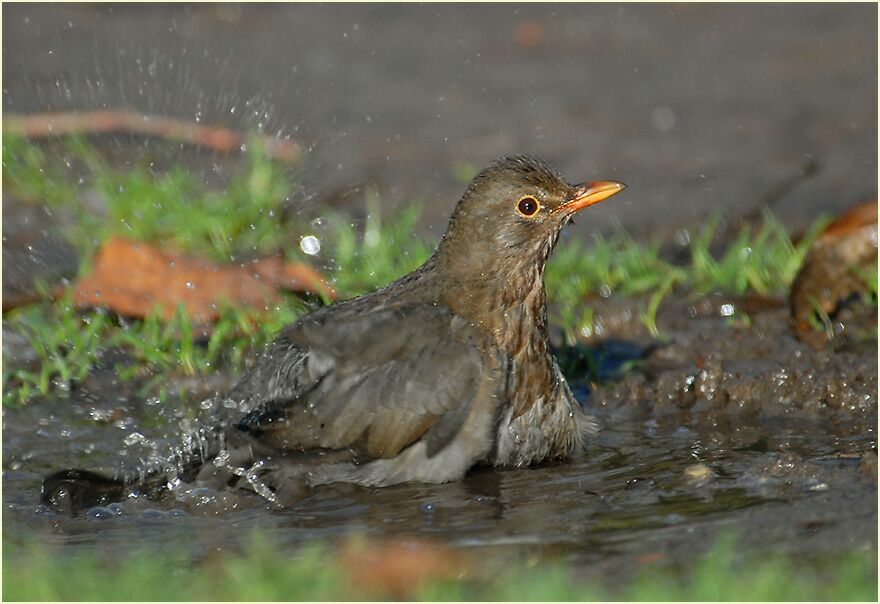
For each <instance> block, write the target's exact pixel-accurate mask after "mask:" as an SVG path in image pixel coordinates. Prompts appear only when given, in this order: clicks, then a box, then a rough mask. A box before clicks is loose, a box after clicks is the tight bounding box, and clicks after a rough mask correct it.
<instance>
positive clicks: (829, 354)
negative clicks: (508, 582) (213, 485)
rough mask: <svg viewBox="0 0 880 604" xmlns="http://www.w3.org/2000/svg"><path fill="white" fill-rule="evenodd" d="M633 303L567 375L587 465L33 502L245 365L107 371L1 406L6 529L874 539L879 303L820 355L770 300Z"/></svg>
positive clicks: (589, 564) (617, 565)
mask: <svg viewBox="0 0 880 604" xmlns="http://www.w3.org/2000/svg"><path fill="white" fill-rule="evenodd" d="M633 304H635V302H627V301H620V300H617V301H615V300H613V299H612V300H611V301H610V302H607V307H606V308H602V307H601V305H600V304H598V303H597V304H596V309H597V312H596V315H597V316H598V317H599V318H600V319H601V320H602V321H604V323H602V324H604V325H605V326H606V329H607V331H606V334H605V336H604V337H602V338H601V339H599V338H598V337H596V338H594V340H593V341H584V342H583V347H589V348H592V349H593V352H594V353H595V352H598V353H603V354H605V357H604V358H605V362H603V363H601V364H600V372H599V373H600V380H599V381H598V382H597V383H591V382H590V380H589V379H588V378H587V377H586V376H585V375H584V374H580V375H571V376H570V379H571V382H572V384H573V385H574V387H575V390H576V392H577V396H578V398H579V400H581V402H582V404H583V405H584V406H585V407H586V408H588V409H589V410H590V411H591V412H592V413H594V414H595V415H596V417H597V418H598V419H599V420H600V422H601V424H602V430H601V431H600V433H599V434H598V435H597V436H596V437H595V438H594V439H592V440H591V441H590V442H589V444H588V457H587V459H586V461H584V462H581V463H573V464H549V465H545V466H541V467H535V468H527V469H516V470H507V471H500V470H494V469H490V468H479V469H476V470H475V471H473V472H472V473H471V474H470V475H469V476H468V477H467V478H466V479H465V480H464V481H462V482H458V483H452V484H446V485H421V484H410V485H402V486H397V487H390V488H384V489H363V488H358V487H352V486H330V487H324V488H320V489H318V490H316V491H315V493H314V494H312V495H311V496H309V497H308V498H306V499H305V500H303V501H301V502H300V503H298V504H297V505H296V506H295V507H293V508H291V509H287V510H282V511H278V510H271V509H269V507H268V506H267V504H266V503H265V502H264V501H263V500H262V499H260V498H259V497H257V496H255V495H253V496H250V495H247V494H242V493H227V492H218V491H213V490H210V489H206V488H197V489H189V488H184V489H180V490H179V492H178V493H177V494H176V495H175V497H174V498H173V499H172V500H169V501H165V502H163V503H160V504H157V503H153V502H149V501H145V500H138V499H133V500H128V501H125V502H123V503H121V504H113V505H110V506H107V507H99V508H93V509H91V510H89V511H88V512H87V513H85V514H83V515H81V516H78V517H74V518H72V517H69V516H65V515H61V514H58V513H56V512H54V511H53V510H51V509H49V508H47V507H45V506H42V505H40V504H39V503H38V490H39V485H40V480H41V479H42V477H43V476H44V475H45V474H46V473H48V472H50V471H52V470H56V469H58V468H59V467H62V466H65V467H67V466H76V467H87V468H92V469H103V470H106V471H114V470H117V469H119V466H120V464H122V465H124V466H127V467H129V468H131V467H134V466H137V465H139V464H140V463H142V462H143V461H145V460H149V459H151V458H156V457H157V456H159V455H161V452H162V451H164V450H165V448H167V447H168V446H170V445H172V444H174V443H173V438H172V436H170V435H171V434H173V433H176V432H177V431H178V429H179V427H180V426H181V425H183V426H186V425H187V422H188V420H187V418H188V417H192V416H193V415H195V414H197V412H198V410H197V409H196V408H195V407H197V406H198V405H197V403H196V401H199V400H202V399H203V398H204V397H206V396H210V395H211V394H212V393H214V392H222V391H223V390H225V389H226V388H228V387H229V386H230V385H232V383H233V382H234V380H235V377H236V376H233V375H227V374H217V375H215V376H212V377H210V378H207V379H205V380H204V381H197V382H193V381H188V382H181V383H180V384H178V386H180V387H181V388H182V389H183V390H185V391H186V392H187V393H188V394H187V395H185V396H184V397H183V402H182V403H179V402H178V401H159V400H156V399H149V400H144V399H141V398H138V396H137V395H136V393H135V392H134V390H135V388H134V385H132V384H130V383H129V384H119V383H118V382H117V381H116V378H115V376H114V375H113V374H112V373H111V372H109V371H105V372H102V371H97V372H96V373H95V374H94V375H93V376H92V377H90V378H89V379H88V380H87V381H86V382H85V383H84V384H82V385H81V386H80V387H78V388H76V389H75V390H74V391H72V392H69V393H68V394H67V395H66V396H63V397H62V395H59V396H55V397H50V398H47V399H46V400H41V401H36V402H35V403H33V404H31V405H29V406H26V407H22V408H6V409H4V434H3V436H4V438H3V471H4V490H3V504H4V512H3V515H4V533H5V535H4V536H5V538H6V539H11V540H13V541H17V540H19V539H22V540H23V539H32V538H33V537H35V536H37V537H38V538H40V539H42V540H44V541H47V542H50V543H61V544H65V545H67V546H69V550H68V551H70V552H85V551H92V550H94V549H96V548H97V549H100V550H102V551H103V550H104V549H106V548H110V549H111V550H115V549H118V550H120V551H125V550H127V549H128V548H130V546H131V543H133V542H137V543H139V544H140V545H143V546H146V547H150V548H153V549H155V550H156V551H160V552H168V553H169V554H171V553H172V552H174V553H175V554H176V555H183V556H185V557H186V559H200V558H202V557H204V556H206V555H208V554H209V553H210V552H214V551H216V550H218V549H219V550H220V551H226V550H229V549H235V548H237V547H238V546H239V545H241V544H242V543H243V542H245V541H246V539H247V537H248V535H249V534H250V532H251V531H252V530H253V529H261V530H265V531H268V532H270V533H271V534H272V535H273V536H274V537H275V538H276V539H278V540H279V542H280V544H281V546H282V547H283V548H284V549H285V550H286V551H289V552H294V551H296V549H297V548H298V547H299V546H301V545H302V544H303V543H305V542H308V541H310V540H313V539H316V538H319V539H324V540H327V541H328V542H329V543H331V544H332V543H337V542H338V541H339V540H340V539H343V538H345V537H347V536H350V535H351V534H353V533H365V534H367V535H375V536H389V535H400V536H417V537H419V536H420V537H431V538H434V539H439V540H441V541H443V542H445V543H447V544H450V545H452V546H453V547H456V548H463V549H465V550H467V551H470V552H477V553H480V555H482V553H485V554H486V555H487V556H496V555H501V554H504V555H523V556H532V555H535V554H539V555H543V554H547V555H553V556H557V557H562V558H564V559H566V560H569V561H571V562H572V563H573V565H574V568H575V569H576V572H577V573H578V574H579V575H583V576H585V577H591V578H602V579H604V580H609V579H610V580H617V579H621V580H623V579H625V578H626V577H627V576H629V575H630V574H631V573H633V572H635V571H636V570H638V569H639V568H640V567H641V566H642V565H643V564H647V563H650V561H656V560H663V561H664V563H672V564H681V565H684V566H685V567H686V566H687V565H688V564H689V563H690V562H692V561H693V560H694V559H695V558H696V557H697V556H699V555H700V554H702V553H703V552H705V551H706V549H707V548H708V547H709V546H710V544H711V543H712V542H713V540H714V538H715V537H716V536H718V535H719V534H722V533H727V532H734V533H736V534H737V535H738V536H739V539H740V543H741V544H743V545H744V546H747V547H748V548H749V549H751V550H752V551H758V552H771V551H772V552H785V553H788V554H792V555H796V556H801V557H804V558H810V557H815V556H822V555H832V556H833V555H835V554H837V553H842V552H846V551H852V550H853V549H860V548H867V549H869V550H870V549H873V550H874V551H875V550H876V546H877V536H876V535H877V531H876V527H877V471H876V443H877V440H876V439H877V435H876V426H877V327H876V308H874V307H872V308H867V307H863V306H860V305H855V306H852V307H850V308H849V309H848V310H849V314H844V316H842V317H841V318H840V323H841V324H842V325H844V334H845V335H841V336H839V337H838V339H837V340H835V342H834V343H832V345H830V346H829V347H828V348H827V349H825V350H823V351H816V350H813V349H812V348H810V347H808V346H807V345H805V344H803V343H802V342H800V341H799V340H798V339H797V338H795V337H794V335H793V334H792V333H791V331H790V328H789V326H788V321H787V314H786V313H787V310H786V308H785V307H784V305H782V304H778V303H777V304H775V303H773V301H772V300H770V301H767V300H766V299H762V300H760V303H758V302H756V301H755V300H754V299H746V298H736V297H731V296H707V297H699V298H691V299H687V298H682V299H670V300H669V301H668V302H667V303H665V304H664V305H663V306H662V307H661V312H660V314H659V316H658V327H659V328H660V330H661V336H660V337H655V336H651V335H650V333H648V332H647V330H646V329H645V328H644V327H642V326H641V325H640V324H639V323H638V321H632V320H630V321H628V322H625V323H620V324H618V326H617V327H616V329H613V330H612V329H610V327H609V326H611V325H613V324H614V323H613V321H612V320H611V319H612V318H613V317H614V316H617V315H619V314H620V313H623V315H626V314H627V313H628V312H630V313H631V312H632V309H630V310H629V311H628V310H627V308H628V307H629V306H631V305H633ZM725 305H733V306H734V308H735V309H736V310H735V311H734V313H733V315H732V316H731V315H729V307H726V306H725ZM750 305H751V306H750ZM722 307H724V310H723V311H722V310H721V309H722ZM747 308H748V309H750V312H749V313H748V316H749V318H748V320H746V319H745V317H744V315H745V314H746V310H745V309H747ZM724 313H728V316H724ZM560 354H561V355H563V358H566V355H569V356H570V354H571V351H570V350H568V351H566V350H562V351H560ZM625 362H629V364H630V365H631V366H630V367H628V368H627V369H626V370H625V371H624V370H622V367H623V364H624V363H625ZM181 548H183V551H181Z"/></svg>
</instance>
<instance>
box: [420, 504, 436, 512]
mask: <svg viewBox="0 0 880 604" xmlns="http://www.w3.org/2000/svg"><path fill="white" fill-rule="evenodd" d="M419 509H420V510H422V511H423V512H424V513H425V514H436V513H437V506H436V505H434V504H433V503H431V502H427V503H423V504H422V505H420V506H419Z"/></svg>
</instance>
